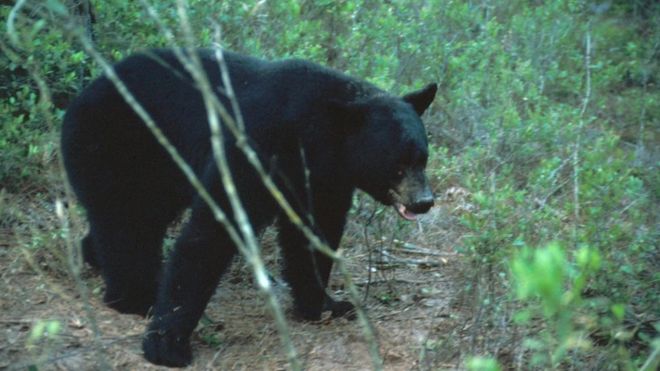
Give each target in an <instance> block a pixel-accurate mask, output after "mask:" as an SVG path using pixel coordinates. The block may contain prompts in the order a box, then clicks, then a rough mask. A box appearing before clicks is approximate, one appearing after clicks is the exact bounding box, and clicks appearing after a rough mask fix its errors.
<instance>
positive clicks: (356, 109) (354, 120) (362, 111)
mask: <svg viewBox="0 0 660 371" xmlns="http://www.w3.org/2000/svg"><path fill="white" fill-rule="evenodd" d="M328 109H329V111H330V115H331V117H333V118H334V122H335V123H336V124H337V127H338V128H339V129H341V130H342V131H344V132H351V131H353V130H357V129H358V128H360V127H361V126H362V124H363V123H364V122H365V118H366V116H367V109H368V107H367V105H366V104H364V103H361V102H346V101H340V100H331V101H329V102H328Z"/></svg>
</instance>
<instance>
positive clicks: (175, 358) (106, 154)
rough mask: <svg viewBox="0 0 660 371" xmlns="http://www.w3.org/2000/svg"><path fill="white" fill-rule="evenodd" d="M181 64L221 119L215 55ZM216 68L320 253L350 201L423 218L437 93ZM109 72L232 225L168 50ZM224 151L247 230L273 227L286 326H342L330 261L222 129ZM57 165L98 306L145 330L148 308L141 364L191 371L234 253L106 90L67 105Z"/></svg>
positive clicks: (203, 125)
mask: <svg viewBox="0 0 660 371" xmlns="http://www.w3.org/2000/svg"><path fill="white" fill-rule="evenodd" d="M180 50H181V53H183V55H184V56H185V58H190V57H191V56H193V54H192V53H195V54H194V55H195V56H196V57H198V58H199V60H200V61H201V65H202V67H203V70H204V72H205V73H206V76H207V78H208V81H209V82H210V85H211V86H212V87H213V89H214V90H215V93H216V95H217V97H218V99H219V101H220V102H222V103H223V104H224V105H225V106H226V107H230V101H229V100H228V99H227V96H226V89H225V88H223V84H222V81H223V80H222V75H221V68H220V64H219V62H218V60H217V58H216V57H215V55H216V54H215V53H214V52H213V51H211V50H203V49H200V50H187V49H185V50H184V49H180ZM224 57H225V60H226V67H227V71H228V73H229V76H230V77H231V82H232V86H233V89H234V91H235V97H236V100H237V102H238V103H239V105H240V110H241V113H242V116H243V121H244V124H245V127H244V130H245V132H246V134H247V136H248V137H249V145H250V146H251V148H253V149H254V150H255V151H256V152H257V153H258V156H259V159H260V161H261V163H262V164H264V167H266V168H267V169H268V171H269V174H271V175H272V177H273V179H274V180H275V182H276V184H277V186H278V187H279V189H280V190H281V191H282V192H283V194H284V195H285V197H286V199H287V200H288V202H289V203H290V204H292V205H293V206H294V208H295V209H296V211H297V212H298V214H299V215H302V216H305V217H306V218H305V219H306V223H307V224H308V225H309V227H310V228H311V229H312V230H313V231H314V232H315V233H316V234H317V235H318V236H319V237H320V238H322V239H323V240H324V241H325V242H326V243H327V244H328V245H329V246H330V247H331V248H333V249H336V248H337V247H338V246H339V241H340V239H341V235H342V231H343V228H344V223H345V220H346V214H347V212H348V210H349V208H350V206H351V198H352V195H353V192H354V190H355V189H356V188H357V189H361V190H363V191H365V192H367V193H368V194H369V195H371V196H372V197H373V198H374V199H375V200H377V201H379V202H381V203H383V204H385V205H392V206H394V208H395V209H396V210H397V212H398V213H399V214H400V215H401V216H402V217H404V218H406V219H414V218H415V215H416V214H419V213H425V212H426V211H428V210H429V208H430V207H431V206H432V205H433V194H432V192H431V189H430V187H429V184H428V180H427V178H426V176H425V174H424V169H425V166H426V161H427V158H428V148H427V147H428V145H427V140H426V134H425V129H424V126H423V124H422V121H421V119H420V115H421V114H422V113H423V112H424V111H425V110H426V109H427V107H428V106H429V105H430V103H431V102H432V101H433V98H434V96H435V93H436V89H437V88H436V85H435V84H430V85H428V86H426V87H425V88H423V89H421V90H419V91H417V92H413V93H411V94H408V95H406V96H404V97H402V98H399V97H396V96H393V95H390V94H388V93H386V92H384V91H382V90H380V89H378V88H376V87H375V86H373V85H371V84H369V83H367V82H365V81H361V80H359V79H355V78H351V77H348V76H346V75H344V74H342V73H339V72H337V71H334V70H331V69H328V68H325V67H322V66H319V65H317V64H314V63H311V62H307V61H302V60H283V61H264V60H260V59H256V58H252V57H248V56H243V55H240V54H236V53H232V52H224ZM185 58H184V59H185ZM114 70H115V72H116V73H117V75H118V76H119V77H120V78H121V80H122V81H123V83H124V84H125V85H126V87H127V88H128V90H129V91H130V92H131V93H132V95H133V96H134V97H135V99H136V101H137V102H139V104H140V105H141V106H142V107H143V108H144V110H145V111H146V112H147V113H148V114H149V115H150V117H151V118H152V119H153V121H154V122H155V123H156V125H157V126H158V127H159V128H160V130H161V131H162V132H163V134H164V135H165V136H166V137H167V138H168V139H169V141H170V142H171V143H172V144H173V146H174V147H175V148H176V149H177V150H178V152H179V153H180V154H181V156H182V157H183V158H184V159H185V161H186V162H187V163H188V164H189V165H190V167H191V168H192V170H193V171H194V172H195V174H196V175H197V176H198V177H199V178H200V179H201V181H202V183H203V185H204V187H205V188H206V189H207V190H208V191H209V193H210V194H211V195H212V197H213V198H214V200H215V201H216V202H217V203H218V204H219V205H220V207H221V208H222V209H223V210H225V211H226V214H227V215H228V216H231V215H233V213H232V212H231V206H230V204H229V201H228V198H227V196H226V193H225V190H224V189H223V187H222V182H221V180H220V177H219V175H220V174H219V171H218V167H217V166H216V163H215V162H214V158H213V150H212V148H211V142H210V135H211V134H210V129H209V124H208V123H209V120H208V117H207V110H206V108H205V105H204V101H203V97H202V94H201V93H200V90H199V89H198V87H197V85H196V83H195V79H193V77H192V76H191V74H190V73H189V70H188V69H186V67H185V64H183V63H182V62H181V61H180V60H179V58H177V56H176V53H174V50H172V49H163V50H151V51H146V52H142V53H139V54H136V55H134V56H131V57H129V58H127V59H125V60H124V61H122V62H120V63H118V64H117V65H115V66H114ZM223 135H224V137H223V138H224V143H225V147H226V158H227V160H228V163H229V168H230V171H231V172H232V175H233V179H234V182H235V184H236V188H237V189H238V196H239V198H240V199H241V201H242V203H243V206H244V208H245V210H246V213H247V214H248V217H249V219H250V222H251V224H252V226H253V227H254V229H255V230H259V229H260V228H263V227H264V226H266V225H268V224H270V223H272V222H273V221H274V220H277V223H278V227H279V239H280V244H281V248H282V254H283V261H284V267H283V277H284V278H285V280H286V281H287V282H288V284H289V285H290V287H291V291H292V295H293V298H294V311H295V313H296V314H297V315H298V316H299V317H301V318H304V319H310V320H315V319H318V318H320V316H321V313H322V312H323V311H324V310H331V311H332V314H333V315H334V316H341V315H345V314H347V313H348V312H350V311H351V309H353V306H352V304H350V303H348V302H336V301H333V299H332V298H331V297H330V296H329V295H327V294H326V291H325V288H326V284H327V280H328V276H329V274H330V270H331V267H332V261H331V259H329V258H328V257H326V256H325V255H323V254H321V253H318V252H315V251H314V250H313V249H310V248H309V243H308V241H307V239H306V238H305V237H304V235H303V234H302V233H301V231H300V230H299V229H298V228H296V227H295V226H294V225H293V224H292V223H291V222H290V220H289V219H288V218H286V217H284V216H283V215H282V214H283V213H282V211H281V209H280V207H279V206H278V204H277V202H276V201H275V200H274V199H273V198H272V197H271V194H270V193H269V192H268V191H267V190H266V188H265V186H264V185H263V182H262V179H261V178H260V177H259V176H258V174H257V173H256V171H255V170H254V168H253V167H252V166H251V165H250V164H249V163H248V160H247V158H246V157H245V155H244V153H243V152H242V151H241V149H240V148H239V147H238V146H237V143H236V138H235V137H234V136H232V135H231V132H230V131H229V130H228V129H227V128H226V127H223ZM62 154H63V158H64V164H65V167H66V170H67V173H68V177H69V181H70V183H71V185H72V187H73V190H74V191H75V193H76V195H77V197H78V199H79V201H80V203H81V204H82V206H83V207H84V208H85V210H86V212H87V219H88V221H89V225H90V229H89V234H88V235H87V236H86V237H85V238H84V239H83V242H82V245H83V255H84V258H85V261H86V262H88V263H89V264H91V265H93V266H95V267H98V268H100V270H101V274H102V276H103V278H104V280H105V284H106V291H105V296H104V301H105V302H106V303H107V304H108V305H109V306H110V307H112V308H115V309H116V310H118V311H120V312H123V313H138V314H141V315H146V314H147V312H148V311H149V310H150V308H151V307H152V306H153V309H152V315H153V319H152V321H151V324H150V326H149V329H148V331H147V334H146V336H145V340H144V343H143V348H144V352H145V357H146V358H147V359H148V360H149V361H151V362H153V363H156V364H161V365H167V366H182V365H186V364H189V363H190V361H191V359H192V352H191V349H190V340H189V339H190V335H191V333H192V331H193V329H194V328H195V326H196V324H197V322H198V320H199V319H200V317H201V315H202V313H203V311H204V309H205V307H206V305H207V303H208V301H209V298H210V297H211V295H212V294H213V292H214V289H215V288H216V286H217V284H218V282H219V280H220V277H221V275H222V273H223V272H224V271H225V270H226V268H227V266H228V265H229V263H230V262H231V261H232V257H233V256H234V255H235V254H236V251H237V250H236V247H235V245H234V244H233V243H232V241H231V239H230V238H229V236H228V234H227V233H226V231H225V229H224V228H223V227H222V225H221V224H219V223H217V222H216V221H215V219H214V216H213V215H212V212H211V210H210V209H209V207H207V205H206V203H205V202H204V201H203V200H201V199H200V197H199V196H198V194H197V193H196V192H195V191H194V189H193V187H192V186H191V185H190V183H189V182H188V180H187V178H186V177H185V176H184V173H183V172H182V171H181V170H180V169H179V168H178V167H177V165H176V164H175V163H174V162H173V160H172V159H171V157H170V156H169V155H168V153H167V152H166V151H165V150H164V148H163V147H162V146H161V145H160V144H159V143H158V142H157V140H156V139H155V137H154V136H153V135H152V133H151V132H150V131H149V130H148V128H147V127H146V126H145V125H144V123H143V122H142V120H141V119H140V118H139V116H138V115H137V114H136V113H135V111H134V110H133V109H132V108H131V106H129V104H127V103H126V100H125V98H124V97H122V95H121V94H120V93H119V92H118V90H117V89H116V87H115V85H114V84H113V83H112V82H111V81H110V80H109V79H108V78H106V77H100V78H98V79H97V80H95V81H94V82H93V83H92V84H91V85H90V86H88V87H87V88H86V89H85V90H84V91H83V92H82V93H81V94H80V96H79V97H78V98H77V99H75V100H74V101H73V102H72V103H71V105H70V107H69V109H68V111H67V112H66V115H65V117H64V123H63V127H62ZM187 207H191V209H192V213H191V216H190V219H189V221H188V223H187V224H186V226H185V227H184V229H183V231H182V232H181V235H180V236H179V238H178V240H177V242H176V244H175V247H174V249H173V251H172V253H171V255H170V257H169V259H168V262H167V264H166V266H165V268H164V269H163V272H162V273H161V259H162V246H161V244H162V239H163V235H164V233H165V231H166V228H167V226H168V224H170V223H171V222H172V221H173V220H175V219H176V218H177V216H178V215H180V213H181V212H182V210H184V209H185V208H187ZM232 223H233V222H232Z"/></svg>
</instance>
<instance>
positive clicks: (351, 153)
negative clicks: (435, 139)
mask: <svg viewBox="0 0 660 371" xmlns="http://www.w3.org/2000/svg"><path fill="white" fill-rule="evenodd" d="M436 91H437V86H436V84H429V85H427V86H426V87H425V88H423V89H421V90H419V91H416V92H413V93H410V94H407V95H405V96H403V97H402V98H399V97H394V96H391V95H386V94H377V95H371V96H369V97H365V98H360V99H358V100H357V101H354V102H350V103H345V104H343V107H342V108H341V111H343V116H344V118H345V120H342V121H344V122H346V124H349V125H350V127H351V130H348V131H347V133H346V134H345V135H346V136H345V141H344V144H345V147H344V160H345V165H344V166H346V168H347V170H348V173H349V174H350V176H351V178H352V181H353V183H354V185H355V186H357V187H358V188H359V189H361V190H363V191H365V192H367V193H368V194H369V195H371V196H372V197H373V198H374V199H376V200H377V201H379V202H381V203H383V204H385V205H392V206H394V208H395V209H396V210H397V212H398V213H399V215H400V216H401V217H403V218H405V219H408V220H414V219H415V218H416V215H417V214H422V213H425V212H427V211H428V210H429V209H430V208H431V206H433V198H434V197H433V192H432V191H431V187H430V186H429V182H428V179H427V177H426V175H425V173H424V170H425V168H426V162H427V160H428V155H429V153H428V142H427V140H426V130H425V129H424V125H423V123H422V120H421V118H420V116H421V115H422V113H424V111H425V110H426V109H427V108H428V106H429V105H430V104H431V102H432V101H433V98H434V97H435V93H436Z"/></svg>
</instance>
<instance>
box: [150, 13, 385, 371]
mask: <svg viewBox="0 0 660 371" xmlns="http://www.w3.org/2000/svg"><path fill="white" fill-rule="evenodd" d="M142 2H143V4H144V6H145V8H146V9H147V12H148V14H149V15H150V16H151V17H152V18H153V19H154V21H156V23H157V24H158V26H159V28H160V29H161V31H162V32H164V34H165V36H166V38H168V40H170V41H173V40H174V36H173V34H172V33H171V31H169V29H167V27H165V26H164V24H163V23H162V22H161V21H160V19H159V18H158V16H157V14H156V13H155V11H154V10H153V8H152V7H150V6H149V4H147V3H146V1H145V0H143V1H142ZM216 52H220V53H221V51H219V50H216ZM174 53H175V54H176V55H177V57H178V58H179V60H180V61H181V63H182V64H183V66H184V67H185V68H186V69H187V70H188V71H189V72H190V73H191V74H192V75H193V76H195V75H196V74H197V73H196V72H194V71H193V70H194V67H193V66H192V65H191V64H190V63H189V61H188V58H186V57H185V56H183V53H182V52H181V50H180V49H176V48H175V49H174ZM219 62H220V63H223V62H224V59H220V60H219ZM224 69H225V71H227V69H226V66H225V68H224ZM223 79H226V80H228V79H229V76H228V74H226V75H225V76H224V77H223ZM229 85H231V84H229ZM230 91H231V90H229V91H227V92H226V93H227V94H228V93H229V92H230ZM231 92H232V93H233V91H231ZM211 98H212V99H213V102H214V104H215V109H216V110H217V111H218V113H219V114H220V117H221V118H222V120H224V124H225V126H226V127H227V128H228V129H229V130H230V131H231V133H232V135H233V136H234V137H235V138H236V145H237V147H238V148H239V149H240V150H241V151H242V152H243V154H244V155H245V156H246V158H247V159H248V162H249V163H250V164H251V165H252V166H253V167H254V169H255V170H256V171H257V173H258V174H259V176H260V178H261V180H262V181H263V183H264V185H265V186H266V188H267V190H268V191H269V192H270V193H271V195H272V196H273V198H274V199H275V201H276V202H277V203H278V205H279V206H280V207H281V208H282V210H283V211H284V213H285V214H286V216H287V217H288V218H289V220H290V221H291V222H292V223H293V224H294V225H295V226H296V227H297V228H298V229H299V230H301V231H302V233H303V234H304V235H305V237H306V238H307V239H308V240H309V241H310V243H311V244H312V246H313V247H314V248H316V249H318V250H319V251H320V252H322V253H323V254H325V255H327V256H329V257H330V258H332V259H333V260H334V262H335V264H336V266H337V269H339V271H340V272H341V273H342V276H343V277H344V280H345V284H346V287H347V288H348V293H349V296H350V298H351V299H352V300H353V302H354V303H355V304H356V306H355V308H356V312H357V315H358V320H359V321H360V323H361V324H362V326H363V329H364V335H365V338H366V339H365V340H366V341H367V343H368V345H369V352H370V356H371V359H372V363H373V366H374V368H375V369H382V359H381V357H380V353H379V350H378V344H377V341H376V336H375V331H374V329H373V326H372V325H371V323H370V322H369V319H368V318H367V315H366V313H365V311H364V309H363V308H362V307H361V305H360V304H359V303H360V297H359V293H358V292H357V289H356V287H355V285H353V284H352V280H351V276H350V275H349V273H348V271H347V270H346V268H345V266H344V263H343V259H341V256H340V254H338V253H336V252H335V251H333V250H332V249H331V248H330V247H328V246H327V244H325V243H324V242H323V241H322V240H321V239H320V238H319V237H318V236H317V235H316V234H315V233H314V232H313V231H312V230H311V229H310V228H309V227H307V226H306V225H305V224H304V222H303V220H302V218H301V217H300V216H299V215H298V214H297V213H296V212H295V210H294V209H293V208H292V207H291V205H290V204H289V202H288V201H287V200H286V198H285V197H284V195H283V194H282V192H280V190H279V189H278V188H277V186H276V185H275V183H274V182H273V180H272V178H271V177H270V175H269V174H268V172H267V171H266V170H265V169H264V168H263V166H262V164H261V162H260V161H259V158H258V156H257V154H256V152H255V151H254V150H253V149H252V147H250V146H249V145H248V141H247V137H246V135H245V132H244V131H243V130H240V129H239V127H243V125H242V123H241V124H237V123H236V120H235V119H234V117H232V116H231V115H230V114H229V112H227V110H226V108H225V107H224V106H223V105H222V103H221V102H220V101H219V99H218V98H217V96H215V94H213V96H212V97H211ZM227 98H229V100H230V101H234V102H235V103H232V107H238V101H237V99H236V96H235V95H234V94H231V95H228V96H227ZM237 118H241V119H242V117H241V116H237Z"/></svg>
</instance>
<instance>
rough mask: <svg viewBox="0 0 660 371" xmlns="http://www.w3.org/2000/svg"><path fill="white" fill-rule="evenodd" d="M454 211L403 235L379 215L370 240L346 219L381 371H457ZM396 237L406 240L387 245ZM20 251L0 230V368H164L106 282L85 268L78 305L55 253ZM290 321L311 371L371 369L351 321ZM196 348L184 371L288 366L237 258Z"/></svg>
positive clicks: (138, 322)
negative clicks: (107, 292) (110, 296)
mask: <svg viewBox="0 0 660 371" xmlns="http://www.w3.org/2000/svg"><path fill="white" fill-rule="evenodd" d="M26 207H46V206H43V205H28V206H26ZM46 208H47V207H46ZM457 208H458V207H457V204H456V203H454V202H450V201H447V200H445V201H444V202H441V204H440V205H439V206H436V207H434V208H433V209H432V210H431V212H430V213H429V214H427V215H424V216H422V217H420V219H419V220H418V221H417V223H416V225H406V226H403V227H401V223H402V222H400V221H396V220H394V218H396V217H395V216H394V214H395V212H394V211H393V210H389V209H385V210H383V212H386V213H390V214H392V215H387V216H385V217H382V218H381V219H380V222H379V225H380V226H379V227H377V228H376V227H373V226H371V227H369V228H367V229H366V231H367V233H366V236H367V237H365V227H364V225H365V223H366V222H365V220H367V219H368V217H367V214H368V213H366V212H364V211H361V210H357V211H354V212H353V213H352V216H351V219H350V220H349V224H348V226H347V231H346V234H345V237H344V239H343V242H342V243H343V244H342V246H343V249H342V250H341V251H342V253H343V255H344V256H345V258H346V266H347V268H348V270H349V272H350V273H351V276H352V279H353V281H354V282H355V284H356V285H357V286H358V291H359V292H360V295H361V296H362V298H363V303H364V304H365V308H366V310H367V313H368V316H369V319H370V321H371V323H372V325H373V327H374V329H375V332H376V336H377V339H378V345H379V348H380V354H381V356H382V358H383V362H384V368H385V369H386V370H411V369H421V370H426V369H460V368H462V361H463V359H462V357H461V353H462V352H461V351H460V349H458V347H457V346H448V345H446V343H442V341H441V339H442V338H445V337H446V336H448V334H450V333H452V331H456V328H457V327H460V324H459V322H461V321H463V320H464V319H461V318H460V317H461V313H460V312H461V311H460V308H459V306H458V304H457V301H456V300H455V299H456V297H457V296H458V295H459V291H460V285H459V284H458V282H459V281H460V279H459V277H460V276H461V273H460V272H461V263H460V256H459V255H458V254H457V253H456V252H455V246H456V245H457V240H458V238H459V234H458V233H457V232H456V231H454V230H453V229H454V227H455V226H456V224H455V223H454V222H452V220H453V219H455V215H454V213H455V212H456V210H457ZM393 230H394V232H393ZM173 233H174V232H173ZM379 233H382V234H385V235H386V236H385V237H379ZM382 234H381V236H382ZM392 236H395V237H397V238H402V239H403V241H402V242H397V241H393V240H392V238H393V237H392ZM402 236H403V237H402ZM172 238H173V236H172ZM261 239H262V246H263V247H264V249H265V251H266V257H267V260H269V265H270V266H273V267H276V266H277V264H278V261H277V260H278V258H277V256H278V255H277V254H276V253H275V251H274V250H275V248H274V245H275V242H274V241H275V231H273V230H267V231H266V232H265V233H264V235H263V236H262V237H261ZM168 242H169V243H171V239H170V241H166V244H167V243H168ZM403 242H405V244H404V243H403ZM25 245H26V243H25V241H23V240H20V241H19V239H18V238H17V237H16V236H15V235H14V233H12V230H11V229H8V228H5V229H4V230H0V331H1V333H2V335H0V369H3V368H8V369H26V368H27V369H30V370H37V369H44V370H88V369H103V368H110V369H117V370H141V369H160V368H159V367H156V366H154V365H151V364H150V363H148V362H146V361H145V360H144V359H143V358H142V351H141V348H140V343H141V337H142V333H143V331H144V328H145V325H146V324H147V320H146V319H144V318H141V317H138V316H132V315H121V314H119V313H117V312H115V311H113V310H111V309H108V308H107V307H105V306H104V305H103V303H102V301H101V296H102V288H103V284H102V281H101V279H100V278H99V277H98V275H96V274H94V273H93V272H90V271H85V272H83V275H82V278H83V281H84V282H85V283H86V287H87V288H88V291H89V295H90V297H91V298H90V300H89V301H88V303H85V300H83V298H82V297H81V294H80V291H79V290H78V289H77V288H76V283H75V281H74V280H73V279H71V278H70V276H68V275H67V274H66V273H63V272H57V271H56V270H53V269H51V267H52V266H53V265H55V264H56V263H54V262H53V261H54V260H57V258H56V256H55V255H51V254H34V256H32V257H31V258H30V259H27V258H26V257H30V250H29V248H26V247H25ZM28 245H29V244H28ZM19 246H23V247H19ZM343 282H344V280H343V278H342V277H341V276H340V274H339V272H333V276H332V279H331V285H330V286H331V287H330V288H331V291H333V292H335V296H336V297H339V298H342V297H343V298H345V297H346V293H345V292H344V290H342V288H343ZM276 288H277V292H278V296H279V297H280V298H281V299H282V300H281V302H282V304H283V305H284V307H285V309H287V308H289V304H290V303H289V302H290V300H289V296H288V294H287V292H286V288H285V287H284V286H283V285H281V284H276ZM289 319H290V321H289V328H290V331H291V334H292V338H293V343H294V346H295V348H296V350H297V352H298V355H299V359H300V360H301V362H302V363H303V366H304V368H305V369H306V370H369V369H372V368H373V364H372V361H371V358H370V356H369V352H368V346H367V344H366V342H365V340H364V336H363V329H362V327H361V325H360V324H359V322H358V321H353V322H351V321H348V320H346V319H330V318H324V319H323V320H321V321H319V322H317V323H302V322H297V321H295V320H293V319H291V318H290V316H289ZM44 321H57V322H58V323H59V326H58V328H57V329H53V330H56V331H54V332H56V333H55V334H45V335H42V336H40V337H38V338H37V337H33V336H32V335H31V334H34V333H35V331H36V330H35V327H37V326H40V325H39V323H43V322H44ZM95 327H96V330H95ZM95 332H97V335H95ZM192 346H193V352H194V363H193V364H192V365H191V366H190V369H200V370H201V369H204V370H206V369H208V370H284V369H288V363H287V360H286V355H285V353H284V351H283V348H282V346H281V343H280V338H279V336H278V333H277V330H276V327H275V325H274V322H273V320H272V318H271V316H270V314H269V313H268V311H267V310H266V309H265V305H264V301H263V298H262V297H261V296H260V295H259V294H258V292H257V291H256V289H255V285H253V283H252V279H251V276H250V272H249V268H248V267H247V266H246V265H245V264H244V263H243V262H242V261H240V260H239V261H238V262H236V264H234V265H233V267H232V268H231V271H230V272H228V273H227V275H225V277H224V278H223V281H222V283H221V285H220V286H219V288H218V290H217V292H216V294H215V296H214V297H213V298H212V300H211V302H210V303H209V306H208V308H207V311H206V318H205V319H203V321H202V323H201V324H200V326H199V327H198V329H197V330H196V331H195V333H194V334H193V338H192Z"/></svg>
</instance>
